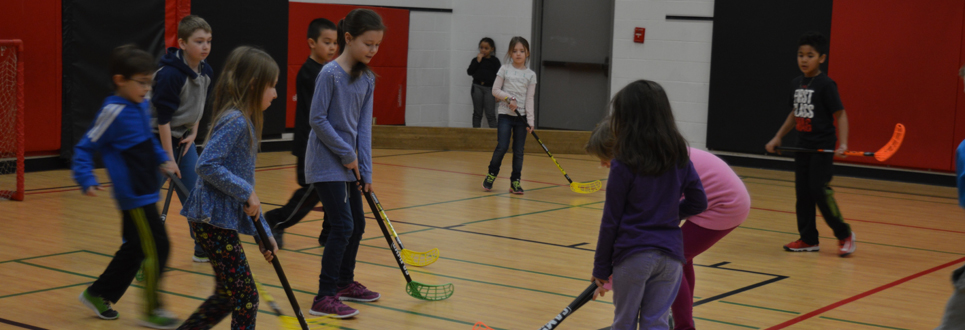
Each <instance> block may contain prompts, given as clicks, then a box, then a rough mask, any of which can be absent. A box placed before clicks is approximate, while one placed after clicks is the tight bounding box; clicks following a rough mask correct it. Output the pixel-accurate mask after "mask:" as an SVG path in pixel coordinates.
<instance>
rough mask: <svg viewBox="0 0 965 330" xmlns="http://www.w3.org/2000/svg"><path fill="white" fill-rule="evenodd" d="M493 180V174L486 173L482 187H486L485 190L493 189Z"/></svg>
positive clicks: (494, 177)
mask: <svg viewBox="0 0 965 330" xmlns="http://www.w3.org/2000/svg"><path fill="white" fill-rule="evenodd" d="M495 181H496V175H495V174H492V173H489V174H486V178H485V179H483V189H486V191H490V190H493V182H495Z"/></svg>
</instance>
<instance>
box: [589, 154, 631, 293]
mask: <svg viewBox="0 0 965 330" xmlns="http://www.w3.org/2000/svg"><path fill="white" fill-rule="evenodd" d="M611 164H612V167H611V168H610V176H609V179H607V181H606V203H605V204H603V220H602V221H601V222H600V236H599V238H598V239H597V242H596V255H595V256H594V258H593V277H596V278H600V279H606V278H608V277H610V275H611V274H613V243H614V242H615V241H616V239H617V230H618V229H619V228H620V220H621V219H622V218H623V210H624V208H625V207H626V203H627V194H628V193H629V191H630V183H631V182H633V173H631V172H630V171H629V169H627V168H626V167H624V166H622V165H620V164H619V163H618V162H613V163H611Z"/></svg>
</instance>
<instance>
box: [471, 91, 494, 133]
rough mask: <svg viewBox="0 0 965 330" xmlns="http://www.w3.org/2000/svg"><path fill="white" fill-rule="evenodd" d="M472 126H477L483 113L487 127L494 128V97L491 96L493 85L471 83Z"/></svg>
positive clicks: (479, 124)
mask: <svg viewBox="0 0 965 330" xmlns="http://www.w3.org/2000/svg"><path fill="white" fill-rule="evenodd" d="M470 92H471V93H470V94H472V127H476V128H479V127H480V126H481V124H482V118H483V115H484V114H485V115H486V121H487V122H488V123H489V128H496V126H497V125H496V123H497V122H496V98H495V97H494V96H493V86H483V85H477V84H472V90H471V91H470Z"/></svg>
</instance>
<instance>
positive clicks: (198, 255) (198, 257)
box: [191, 252, 211, 262]
mask: <svg viewBox="0 0 965 330" xmlns="http://www.w3.org/2000/svg"><path fill="white" fill-rule="evenodd" d="M191 260H194V262H211V259H208V255H207V254H206V253H204V252H195V253H194V256H192V257H191Z"/></svg>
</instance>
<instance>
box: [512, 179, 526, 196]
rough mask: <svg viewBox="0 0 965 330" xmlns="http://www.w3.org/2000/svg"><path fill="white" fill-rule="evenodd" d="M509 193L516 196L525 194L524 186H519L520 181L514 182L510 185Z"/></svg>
mask: <svg viewBox="0 0 965 330" xmlns="http://www.w3.org/2000/svg"><path fill="white" fill-rule="evenodd" d="M509 192H511V193H513V194H516V195H522V194H523V186H521V185H519V180H513V182H512V183H510V184H509Z"/></svg>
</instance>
